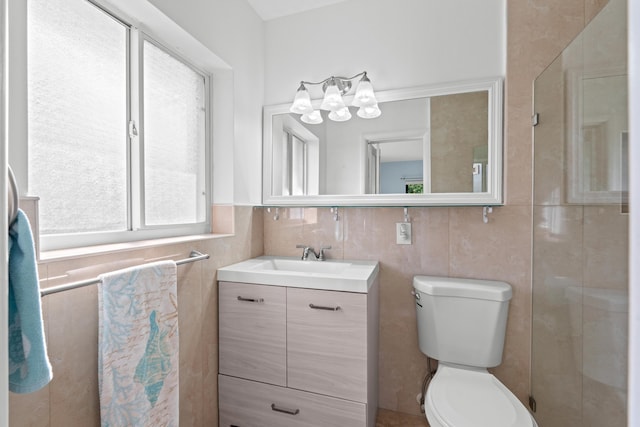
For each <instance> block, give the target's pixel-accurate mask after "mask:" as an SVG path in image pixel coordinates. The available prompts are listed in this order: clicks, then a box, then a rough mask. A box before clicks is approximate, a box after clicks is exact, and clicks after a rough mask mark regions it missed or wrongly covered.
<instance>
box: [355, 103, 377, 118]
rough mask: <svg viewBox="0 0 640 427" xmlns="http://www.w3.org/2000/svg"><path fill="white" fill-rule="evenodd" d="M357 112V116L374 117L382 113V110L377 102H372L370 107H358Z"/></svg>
mask: <svg viewBox="0 0 640 427" xmlns="http://www.w3.org/2000/svg"><path fill="white" fill-rule="evenodd" d="M357 114H358V117H362V118H363V119H375V118H376V117H379V116H380V114H382V111H380V108H379V107H378V104H374V105H373V106H371V107H364V106H362V107H360V108H359V109H358V113H357Z"/></svg>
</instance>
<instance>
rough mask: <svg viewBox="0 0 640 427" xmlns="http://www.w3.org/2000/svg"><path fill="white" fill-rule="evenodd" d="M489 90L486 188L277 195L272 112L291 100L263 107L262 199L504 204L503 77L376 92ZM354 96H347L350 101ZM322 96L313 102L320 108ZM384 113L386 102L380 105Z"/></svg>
mask: <svg viewBox="0 0 640 427" xmlns="http://www.w3.org/2000/svg"><path fill="white" fill-rule="evenodd" d="M484 90H486V91H488V99H489V106H488V148H489V149H488V164H489V168H488V169H489V170H488V173H487V189H488V190H487V192H482V193H472V192H469V193H426V194H349V195H345V194H340V195H336V194H327V195H313V196H274V195H272V194H271V188H272V173H273V168H272V161H271V159H272V153H273V142H272V130H273V129H272V123H273V116H275V115H278V114H289V107H290V104H279V105H272V106H266V107H264V114H263V152H262V159H263V160H262V163H263V170H262V172H263V173H262V180H263V181H262V191H263V192H262V203H263V205H265V206H497V205H502V204H503V194H502V188H503V185H502V171H503V164H502V159H503V79H502V78H500V77H498V78H490V79H482V80H473V81H464V82H451V83H444V84H438V85H430V86H421V87H415V88H407V89H396V90H388V91H382V92H377V93H376V97H377V98H378V102H379V103H384V102H390V101H401V100H407V99H415V98H426V97H432V96H441V95H451V94H459V93H466V92H479V91H484ZM351 98H352V97H345V103H347V104H350V102H351ZM320 103H321V100H314V101H313V102H312V104H313V106H314V107H315V108H318V107H319V105H320ZM381 107H382V109H383V114H384V105H382V106H381Z"/></svg>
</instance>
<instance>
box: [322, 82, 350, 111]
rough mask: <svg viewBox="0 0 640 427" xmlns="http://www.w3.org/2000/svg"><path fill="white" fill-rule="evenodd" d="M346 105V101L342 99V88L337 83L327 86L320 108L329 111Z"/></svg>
mask: <svg viewBox="0 0 640 427" xmlns="http://www.w3.org/2000/svg"><path fill="white" fill-rule="evenodd" d="M345 107H346V106H345V105H344V101H343V100H342V95H340V90H339V89H338V86H336V84H335V83H333V84H330V85H329V86H327V90H326V91H325V93H324V99H323V100H322V104H321V105H320V108H321V109H323V110H328V111H338V110H341V109H343V108H345Z"/></svg>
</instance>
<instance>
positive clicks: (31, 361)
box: [9, 210, 53, 393]
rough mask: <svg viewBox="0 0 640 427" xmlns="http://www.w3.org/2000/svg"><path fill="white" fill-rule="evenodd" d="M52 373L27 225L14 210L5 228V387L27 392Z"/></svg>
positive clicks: (41, 384)
mask: <svg viewBox="0 0 640 427" xmlns="http://www.w3.org/2000/svg"><path fill="white" fill-rule="evenodd" d="M52 376H53V375H52V372H51V364H50V363H49V358H48V356H47V345H46V342H45V338H44V327H43V324H42V308H41V306H40V285H39V282H38V266H37V265H36V254H35V249H34V244H33V236H32V235H31V226H30V225H29V220H28V219H27V216H26V215H25V213H24V212H22V211H21V210H18V216H17V218H16V220H15V221H14V223H13V224H12V225H11V227H10V228H9V390H11V391H13V392H14V393H31V392H34V391H36V390H39V389H41V388H42V387H44V386H45V385H47V384H48V383H49V381H51V378H52Z"/></svg>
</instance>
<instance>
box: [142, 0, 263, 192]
mask: <svg viewBox="0 0 640 427" xmlns="http://www.w3.org/2000/svg"><path fill="white" fill-rule="evenodd" d="M149 1H150V2H151V3H152V4H153V5H155V6H156V7H157V8H159V9H160V10H162V11H163V12H164V13H165V14H166V15H167V16H169V17H170V18H171V19H173V20H174V21H175V22H176V23H177V24H178V25H180V26H181V27H183V28H184V29H185V30H187V31H188V32H189V33H191V34H192V35H193V36H194V37H195V38H197V39H198V40H199V41H200V42H202V43H203V44H204V45H205V46H207V47H208V48H209V49H211V51H212V52H214V53H215V54H216V55H218V56H219V57H220V58H222V59H223V60H224V61H225V62H226V63H227V64H229V65H230V66H231V68H232V77H230V78H229V84H232V85H233V97H232V99H227V100H226V104H227V105H220V106H218V108H221V109H223V111H224V113H225V116H223V117H222V118H221V120H223V121H224V122H226V121H227V120H229V117H227V115H231V114H232V115H233V130H232V133H226V134H224V135H220V138H218V140H216V141H215V150H216V151H215V152H214V187H215V193H214V196H217V197H216V198H215V199H214V203H235V204H241V205H243V204H259V203H260V202H261V200H262V189H261V174H260V171H261V169H262V156H261V153H262V150H261V148H260V147H261V144H262V105H263V93H264V79H263V75H264V73H263V70H264V54H263V52H264V46H263V43H264V31H263V26H264V24H263V21H262V20H261V19H260V18H259V17H258V15H257V14H256V13H255V12H254V11H253V9H252V8H251V7H250V6H249V3H247V2H246V1H238V0H184V1H179V2H176V1H173V0H149ZM215 96H216V95H215V94H214V97H215ZM216 125H217V124H216V123H214V124H213V126H214V131H215V129H216ZM220 139H222V140H220ZM231 158H233V159H234V161H233V162H230V161H229V159H231ZM230 177H233V180H230V179H229V178H230ZM231 183H233V185H231ZM225 188H226V189H228V190H230V189H233V191H232V192H230V191H225V190H224V189H225Z"/></svg>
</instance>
